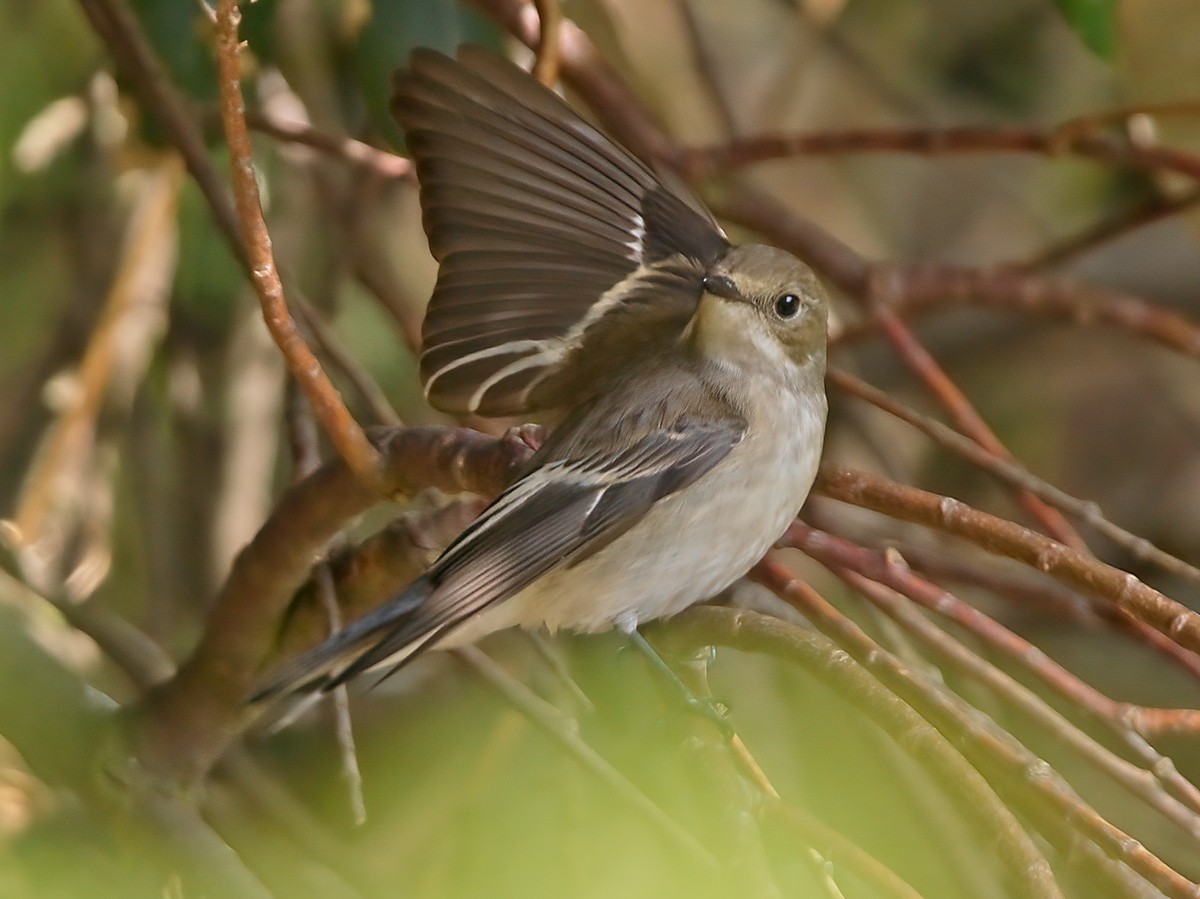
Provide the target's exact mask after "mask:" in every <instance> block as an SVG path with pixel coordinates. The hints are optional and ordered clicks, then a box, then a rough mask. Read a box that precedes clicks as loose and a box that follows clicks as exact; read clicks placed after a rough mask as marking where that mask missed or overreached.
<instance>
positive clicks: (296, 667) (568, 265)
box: [255, 48, 827, 698]
mask: <svg viewBox="0 0 1200 899" xmlns="http://www.w3.org/2000/svg"><path fill="white" fill-rule="evenodd" d="M395 88H396V90H395V97H394V99H393V103H392V109H393V112H394V114H395V116H396V118H397V119H398V121H399V122H400V124H401V125H402V126H403V128H404V130H405V133H406V135H407V139H408V146H409V149H410V151H411V152H412V155H413V158H414V159H415V161H416V167H417V174H418V178H419V181H420V187H421V206H422V209H423V211H424V223H425V230H426V233H427V234H428V236H429V245H430V248H431V250H432V251H433V255H434V256H435V257H436V258H437V259H438V261H439V263H440V265H441V267H440V269H439V272H438V279H437V286H436V287H435V289H434V293H433V297H432V299H431V300H430V303H429V309H428V312H427V314H426V318H425V327H424V341H425V346H424V352H423V353H422V356H421V376H422V379H423V381H424V384H425V392H426V396H427V397H428V398H429V401H430V402H431V403H432V404H433V405H434V406H436V407H438V408H439V409H443V410H445V411H447V412H452V413H474V414H478V415H493V416H500V415H505V416H510V415H520V414H524V413H529V412H540V413H543V414H551V415H553V416H555V417H556V418H557V419H558V422H559V423H558V425H557V427H555V429H554V430H553V432H552V434H551V436H550V438H549V439H548V440H547V441H546V443H545V444H544V445H543V446H542V447H541V449H540V450H539V451H538V452H537V453H536V455H535V456H534V457H533V458H532V459H531V460H530V462H529V464H528V466H527V468H526V469H525V470H524V472H523V473H522V474H521V476H520V477H519V478H518V479H517V480H516V482H515V483H514V484H513V485H512V486H511V487H509V488H508V489H507V490H506V491H504V493H503V494H501V495H500V497H498V498H497V499H496V500H495V502H493V503H492V504H491V505H490V506H488V508H487V509H486V510H484V512H483V514H481V515H480V516H479V518H478V519H477V520H476V521H475V522H474V523H473V524H472V525H471V526H470V527H468V528H467V529H466V531H464V532H463V533H462V535H460V536H459V537H458V539H456V540H455V541H454V542H453V543H452V544H451V545H450V546H449V548H447V549H446V551H445V552H444V553H442V555H441V556H440V557H439V558H438V559H437V561H436V562H435V563H434V564H433V566H432V567H431V568H430V570H429V571H428V572H427V573H426V574H425V575H424V576H422V577H421V578H419V579H418V580H417V581H416V582H414V583H413V584H412V585H410V586H409V587H408V588H407V589H405V590H404V591H402V592H401V593H400V594H399V595H398V596H396V597H395V598H394V599H392V600H390V601H389V602H387V603H385V604H384V605H382V606H381V607H379V608H378V609H376V610H375V611H373V612H371V613H369V614H367V615H366V616H364V617H363V618H360V619H359V620H357V621H355V622H353V623H352V624H350V625H349V626H348V627H347V628H345V629H344V630H343V631H341V632H340V633H338V634H335V635H334V636H332V637H330V639H328V640H327V641H326V642H324V643H323V644H321V645H320V646H318V647H316V648H315V649H313V650H312V651H310V652H308V653H306V654H304V655H302V656H301V657H300V658H298V659H296V660H295V661H293V662H291V663H290V664H288V665H286V666H285V667H283V668H282V669H281V670H279V671H277V672H275V673H274V674H273V675H272V676H271V677H270V678H269V679H268V680H267V681H266V682H265V683H264V684H263V685H262V687H261V689H260V690H259V692H258V694H257V695H256V697H255V698H263V697H266V696H269V695H272V694H275V693H279V692H284V691H290V690H293V689H297V688H300V687H308V688H314V687H324V688H329V687H332V686H334V685H337V684H340V683H342V682H344V681H346V680H347V679H348V678H351V677H353V676H355V675H357V674H359V673H361V672H364V671H366V670H368V669H371V668H376V667H378V666H387V665H396V664H400V663H401V662H403V661H405V660H406V659H409V658H411V657H412V655H413V654H414V653H416V652H418V651H420V650H422V649H427V648H431V647H449V646H456V645H463V644H465V643H469V642H472V641H475V640H477V639H479V638H481V637H483V636H485V635H487V634H489V633H492V632H494V631H497V630H499V629H501V628H507V627H511V626H514V625H520V626H521V627H525V628H546V629H548V630H550V631H556V630H559V629H566V630H571V631H580V632H595V631H603V630H606V629H609V628H612V627H617V628H619V629H620V630H622V631H625V632H626V633H630V634H634V633H635V632H636V628H637V627H638V625H639V624H641V623H642V622H646V621H651V620H653V619H657V618H663V617H666V616H670V615H673V614H675V613H677V612H679V611H681V610H683V609H685V608H687V607H688V606H690V605H692V604H694V603H697V602H700V601H701V600H704V599H706V598H708V597H710V596H712V595H714V594H715V593H717V592H719V591H721V590H723V589H724V588H725V587H727V586H729V585H730V584H731V583H732V582H733V581H734V580H736V579H737V578H738V577H740V576H741V575H743V574H744V573H745V572H746V571H747V570H748V569H749V568H750V566H751V565H753V564H754V563H755V562H756V561H757V560H758V559H759V558H760V557H761V556H762V555H763V554H764V553H765V552H766V551H767V550H768V549H769V548H770V546H771V544H772V543H773V542H774V541H775V540H776V539H778V537H779V536H780V534H782V533H783V531H784V530H785V529H786V527H787V525H788V523H789V522H790V521H791V520H792V518H793V517H794V516H795V515H796V513H797V512H798V511H799V509H800V506H801V505H802V504H803V502H804V500H805V497H806V496H807V495H808V491H809V488H810V487H811V486H812V482H813V478H814V477H815V475H816V471H817V465H818V461H819V458H820V455H821V444H822V440H823V435H824V430H825V414H826V400H825V391H824V375H825V348H826V320H827V301H826V298H825V294H824V291H823V290H822V289H821V286H820V284H818V282H817V280H816V278H815V277H814V276H813V274H812V272H811V271H810V270H809V269H808V268H807V267H806V266H805V265H804V264H803V263H801V262H800V261H799V260H797V259H796V258H795V257H793V256H792V255H790V254H788V253H786V252H783V251H782V250H777V249H774V248H771V247H767V246H761V245H749V246H739V247H734V246H731V245H730V244H729V242H728V241H727V239H726V237H725V235H724V233H723V232H722V231H721V229H720V227H719V226H718V225H717V224H716V223H715V221H714V220H713V219H712V217H711V216H710V215H709V214H708V213H707V212H706V211H705V210H704V208H703V206H702V205H701V204H700V203H699V201H698V200H696V199H695V198H694V197H692V196H690V195H688V194H687V193H686V192H685V191H683V190H681V189H680V188H677V187H668V186H666V185H665V184H664V182H663V181H661V180H660V179H659V178H657V177H656V176H655V175H654V174H653V173H652V172H651V171H650V170H649V169H648V168H647V167H646V166H644V165H643V164H642V163H641V162H639V161H638V160H637V159H635V158H634V157H633V156H632V155H631V154H630V153H628V152H627V151H626V150H624V149H622V148H621V147H619V146H617V145H616V144H615V143H613V141H611V140H610V139H608V138H607V137H605V136H604V135H603V134H602V133H600V132H599V131H598V130H596V129H595V128H593V127H592V126H591V125H589V124H587V123H586V122H584V121H583V120H582V119H581V118H580V117H579V116H578V115H576V114H575V113H574V112H573V111H572V110H571V108H570V107H569V106H568V105H567V104H566V103H565V102H563V101H562V100H561V99H560V98H559V97H558V96H556V95H555V94H554V93H553V92H551V91H550V90H548V89H546V88H545V87H543V86H542V85H541V84H539V83H538V82H537V81H535V80H534V79H533V78H532V77H530V76H529V75H528V74H526V73H525V72H524V71H522V70H521V69H520V68H518V67H517V66H515V65H514V64H512V63H511V62H508V61H507V60H504V59H501V58H500V57H497V56H495V55H493V54H491V53H488V52H486V51H484V50H480V49H475V48H464V49H463V50H461V51H460V55H459V60H458V61H455V60H453V59H451V58H449V57H446V56H443V55H442V54H439V53H436V52H433V51H428V50H419V51H417V52H415V53H414V54H413V56H412V60H411V65H410V68H409V69H408V71H405V72H401V73H398V75H397V78H396V84H395Z"/></svg>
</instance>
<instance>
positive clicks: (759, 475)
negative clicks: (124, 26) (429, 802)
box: [441, 416, 823, 647]
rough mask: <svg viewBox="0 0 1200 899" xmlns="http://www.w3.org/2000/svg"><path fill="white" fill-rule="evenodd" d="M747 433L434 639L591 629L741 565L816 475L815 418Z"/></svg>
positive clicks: (717, 581)
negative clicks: (650, 505)
mask: <svg viewBox="0 0 1200 899" xmlns="http://www.w3.org/2000/svg"><path fill="white" fill-rule="evenodd" d="M813 419H814V420H813V421H811V422H810V421H803V423H802V424H801V426H800V427H796V428H792V429H787V430H788V432H789V433H788V434H787V435H786V437H787V438H790V439H783V438H784V435H772V437H773V439H761V438H759V439H755V438H753V437H747V438H746V439H745V440H744V441H743V442H742V443H741V444H739V445H738V446H737V447H735V448H734V450H733V451H732V452H731V453H730V455H729V457H728V458H727V459H725V460H724V461H723V462H722V463H720V464H719V465H717V467H716V468H715V469H714V470H713V471H712V472H710V473H709V474H708V475H706V476H705V477H704V478H702V479H701V480H700V481H699V482H697V483H696V484H693V485H691V487H690V488H688V489H685V490H683V491H681V493H679V494H676V495H674V496H671V497H667V498H666V499H664V500H662V501H661V502H660V504H659V505H658V506H656V507H655V508H654V509H652V510H651V511H650V513H649V514H648V515H647V516H646V517H645V518H644V519H643V520H642V521H641V522H639V523H638V524H637V525H636V526H635V527H633V528H631V529H630V530H629V531H628V532H627V533H625V534H624V535H622V536H621V537H619V538H618V539H617V540H614V541H613V542H612V543H611V544H610V545H609V546H607V547H605V548H604V549H603V550H601V551H600V552H598V553H597V554H596V555H594V556H592V557H591V558H589V559H587V560H585V561H583V562H581V563H580V564H578V565H576V566H574V567H572V568H562V569H558V570H557V571H553V572H551V573H549V574H547V575H546V576H544V577H542V578H541V579H540V580H539V581H537V582H536V583H535V584H533V585H531V586H530V587H528V588H527V589H526V590H524V591H523V592H522V593H520V594H518V595H517V596H514V597H512V598H510V599H508V600H507V601H505V602H503V603H501V604H500V605H498V606H496V607H494V608H493V609H490V610H488V611H486V612H484V613H482V614H481V615H479V616H476V617H475V618H473V619H471V620H469V621H467V622H465V623H464V624H463V626H462V627H460V628H457V629H456V630H455V631H454V632H453V633H451V634H449V635H447V637H446V639H445V640H444V641H442V644H441V645H442V646H446V647H449V646H457V645H464V644H467V643H471V642H474V641H475V640H478V639H480V638H481V637H483V636H485V635H487V634H489V633H492V632H493V631H497V630H501V629H503V628H507V627H512V626H514V625H520V626H521V627H525V628H530V629H532V628H539V627H545V628H547V629H548V630H550V631H556V630H559V629H565V630H571V631H580V632H595V631H604V630H608V629H610V628H612V627H613V626H614V625H616V626H619V627H621V628H622V629H626V630H629V629H631V628H633V627H635V626H636V625H637V624H638V623H639V622H644V621H650V620H653V619H656V618H663V617H666V616H669V615H674V614H675V613H677V612H680V611H682V610H683V609H686V608H687V607H688V606H690V605H693V604H694V603H697V602H700V601H701V600H704V599H707V598H709V597H711V596H713V595H714V594H716V593H719V592H720V591H721V590H723V589H725V588H726V587H728V586H729V585H730V584H732V583H733V582H734V581H735V580H737V579H738V578H739V577H741V576H742V575H743V574H745V573H746V572H747V571H748V570H749V569H750V567H751V566H752V565H753V564H754V563H755V562H757V561H758V560H759V559H760V558H762V556H763V555H764V554H765V553H766V551H767V550H768V549H770V547H771V545H772V544H773V543H774V542H775V541H776V540H777V539H778V538H779V537H780V536H781V535H782V534H783V532H784V531H785V530H786V529H787V526H788V524H789V523H790V522H791V521H792V519H793V518H794V517H795V515H796V513H797V512H798V511H799V510H800V506H801V505H802V504H803V503H804V499H805V497H806V496H807V495H808V491H809V488H810V487H811V486H812V482H813V478H814V477H815V475H816V470H817V464H818V461H819V458H820V449H821V427H822V425H823V422H821V421H820V420H818V419H817V417H816V416H813Z"/></svg>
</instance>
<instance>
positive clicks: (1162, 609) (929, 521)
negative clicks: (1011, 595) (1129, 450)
mask: <svg viewBox="0 0 1200 899" xmlns="http://www.w3.org/2000/svg"><path fill="white" fill-rule="evenodd" d="M816 490H817V492H819V493H820V494H822V495H824V496H828V497H831V498H832V499H837V500H840V501H842V502H845V503H850V504H851V505H855V506H862V507H863V508H867V509H873V510H874V511H876V512H881V513H883V514H884V515H888V516H890V517H892V518H898V519H900V520H901V521H911V522H915V523H917V524H921V525H924V526H926V527H930V528H934V529H935V530H939V531H944V532H946V533H948V534H954V535H955V536H958V537H962V538H964V539H966V540H968V541H970V542H972V543H975V544H976V545H978V546H981V547H983V548H984V549H986V550H988V551H989V552H993V553H996V554H998V555H1002V556H1008V557H1009V558H1012V559H1016V560H1017V561H1019V562H1023V563H1025V564H1026V565H1029V566H1031V567H1033V568H1036V569H1037V570H1038V571H1042V572H1045V573H1046V574H1049V575H1050V576H1052V577H1055V578H1058V579H1059V580H1062V581H1065V582H1066V583H1069V584H1072V585H1074V586H1075V587H1077V588H1079V589H1080V590H1082V591H1084V592H1085V593H1087V594H1089V595H1091V596H1094V597H1096V598H1097V599H1100V600H1102V601H1103V602H1106V603H1109V604H1111V605H1112V606H1114V607H1115V608H1117V609H1119V610H1120V611H1122V612H1124V613H1126V614H1128V615H1131V616H1133V617H1134V618H1135V619H1137V620H1139V621H1143V622H1145V623H1146V624H1149V625H1151V626H1152V627H1154V628H1156V629H1158V630H1159V631H1161V632H1162V633H1163V634H1165V635H1166V636H1168V637H1170V638H1172V639H1173V640H1175V641H1176V642H1178V643H1179V644H1180V645H1181V646H1183V647H1185V648H1186V649H1189V650H1191V651H1192V652H1198V651H1200V615H1197V614H1196V613H1194V612H1192V611H1191V610H1189V609H1187V608H1185V607H1184V606H1182V605H1180V604H1179V603H1177V602H1175V601H1174V600H1171V599H1168V598H1167V597H1166V596H1163V595H1162V594H1161V593H1159V592H1158V591H1157V590H1155V589H1153V588H1152V587H1149V586H1147V585H1146V584H1144V583H1142V582H1141V581H1139V580H1138V579H1137V578H1136V577H1135V576H1134V575H1132V574H1129V573H1128V572H1124V571H1120V570H1118V569H1116V568H1113V567H1112V566H1110V565H1106V564H1104V563H1103V562H1101V561H1099V560H1098V559H1096V558H1094V557H1093V556H1090V555H1087V554H1085V553H1081V552H1078V551H1077V550H1074V549H1071V548H1070V547H1067V546H1063V545H1062V544H1060V543H1056V542H1054V541H1053V540H1050V539H1049V538H1047V537H1045V536H1043V535H1041V534H1038V533H1036V532H1035V531H1030V530H1028V529H1027V528H1023V527H1021V526H1020V525H1019V524H1016V523H1015V522H1012V521H1006V520H1005V519H1003V518H997V517H996V516H994V515H989V514H988V513H986V512H981V511H979V510H978V509H973V508H971V507H970V506H968V505H967V504H966V503H963V502H960V501H958V500H956V499H952V498H950V497H948V496H938V495H937V494H934V493H929V492H927V491H925V490H920V489H918V488H916V487H909V486H906V485H903V484H897V483H895V482H892V481H888V480H886V479H884V478H881V477H878V476H877V475H872V474H868V473H867V472H862V471H851V470H849V469H845V468H839V467H836V466H824V467H822V469H821V472H820V474H819V475H818V478H817V486H816Z"/></svg>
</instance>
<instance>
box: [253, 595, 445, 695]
mask: <svg viewBox="0 0 1200 899" xmlns="http://www.w3.org/2000/svg"><path fill="white" fill-rule="evenodd" d="M432 592H433V584H432V583H430V581H429V579H428V578H426V577H422V578H419V579H418V580H416V581H414V582H413V583H412V584H410V585H409V586H408V587H407V588H405V590H404V592H403V593H401V594H400V595H399V596H396V597H395V598H394V599H391V600H390V601H388V602H386V603H384V604H383V605H382V606H380V607H379V608H377V609H375V610H374V611H372V612H368V613H367V614H366V615H364V616H362V617H361V618H359V619H357V620H356V621H353V622H351V623H350V624H349V625H347V626H346V627H344V628H342V630H340V631H338V632H337V633H336V634H333V635H332V636H330V637H329V639H328V640H326V641H325V642H324V643H321V644H320V645H319V646H315V647H313V648H312V649H310V650H309V651H308V652H306V653H304V654H303V655H301V656H299V657H297V658H295V659H293V660H292V661H290V662H288V663H286V664H285V665H282V666H280V667H279V668H277V669H275V670H274V671H272V672H270V673H269V674H268V675H267V676H266V677H265V678H264V679H263V680H262V681H261V682H260V683H259V685H258V686H257V688H256V689H255V691H254V693H253V694H252V695H251V696H250V699H249V701H250V702H261V701H263V700H265V699H270V698H271V697H273V696H278V695H282V694H287V693H311V692H315V691H318V690H327V689H330V688H331V687H333V686H336V685H337V684H339V683H341V682H342V680H343V678H342V674H343V673H344V672H345V671H346V670H347V669H348V668H350V667H351V666H352V665H354V663H355V662H356V661H358V660H359V659H360V658H362V657H363V656H364V654H366V653H368V652H370V650H371V649H372V648H373V647H375V646H377V645H379V644H380V643H381V642H383V641H384V640H386V638H387V636H388V635H389V634H391V633H393V632H395V631H396V630H397V629H400V628H403V627H404V626H405V625H406V624H408V623H409V621H410V620H411V618H412V616H413V614H414V613H415V612H416V611H417V610H418V609H420V607H421V604H422V603H423V602H424V601H425V600H426V599H427V598H428V596H429V594H430V593H432ZM414 645H419V644H418V643H416V641H414ZM403 655H404V652H403V650H401V651H400V652H399V653H396V654H393V656H391V658H390V659H389V660H387V661H390V662H393V663H394V662H398V661H401V660H402V658H403ZM380 664H384V663H382V662H381V663H380ZM372 667H375V666H372Z"/></svg>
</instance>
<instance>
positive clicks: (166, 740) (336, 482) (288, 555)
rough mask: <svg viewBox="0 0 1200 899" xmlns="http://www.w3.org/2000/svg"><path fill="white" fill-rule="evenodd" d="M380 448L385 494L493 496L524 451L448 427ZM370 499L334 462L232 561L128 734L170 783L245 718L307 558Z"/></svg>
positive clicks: (201, 768)
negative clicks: (169, 675)
mask: <svg viewBox="0 0 1200 899" xmlns="http://www.w3.org/2000/svg"><path fill="white" fill-rule="evenodd" d="M378 445H379V451H380V453H381V455H382V458H383V460H384V465H383V466H382V468H381V478H382V483H383V487H384V488H385V493H386V494H387V495H392V496H411V495H412V494H413V493H415V492H416V491H419V490H423V489H425V488H427V487H436V488H438V489H441V490H444V491H447V492H450V493H459V492H470V493H478V494H481V495H485V496H490V495H495V494H496V493H498V492H499V491H500V490H501V489H502V488H503V486H504V485H505V484H506V483H507V481H508V480H509V479H510V478H511V476H512V474H513V472H514V471H515V469H516V468H517V467H518V466H519V465H521V464H523V463H524V462H525V461H526V460H527V459H528V458H529V456H530V454H531V451H530V449H529V446H528V445H527V444H526V443H524V442H523V441H521V440H519V439H517V438H501V439H495V438H490V437H486V436H484V435H482V434H478V433H476V432H473V431H466V430H457V429H451V428H432V427H431V428H402V429H399V430H395V431H388V432H381V436H380V438H379V441H378ZM377 500H378V493H377V492H376V491H375V490H373V489H370V488H368V487H367V486H366V485H364V484H363V483H362V482H361V481H360V480H358V479H357V477H356V476H355V475H354V474H352V473H351V472H350V471H349V470H348V468H347V467H346V465H345V464H344V462H343V461H342V460H336V461H333V462H329V463H326V464H325V465H324V466H323V467H322V468H320V469H318V470H317V471H316V472H315V473H314V474H313V475H312V476H310V477H308V478H306V479H305V480H303V481H301V482H299V483H297V484H296V485H294V486H293V487H291V488H290V489H289V490H288V491H287V492H286V493H284V495H283V496H282V497H281V498H280V500H279V502H278V503H277V504H276V506H275V509H274V511H273V513H272V515H271V517H270V518H269V519H268V520H267V522H266V523H265V524H264V525H263V527H262V529H261V530H260V531H259V532H258V534H257V535H256V536H255V538H254V539H253V540H252V541H251V542H250V543H249V544H248V545H247V546H246V548H245V549H244V550H242V552H241V553H240V554H239V555H238V557H237V559H236V560H235V561H234V565H233V569H232V571H231V572H230V574H229V579H228V580H227V581H226V583H225V585H224V587H223V588H222V590H221V593H220V595H219V596H218V598H217V602H216V604H215V606H214V607H213V610H212V612H211V614H210V615H209V618H208V622H207V629H206V630H205V633H204V636H203V637H202V638H201V641H200V644H199V646H198V647H197V648H196V650H195V652H194V653H193V654H192V656H191V658H190V659H188V661H187V662H186V663H184V665H183V666H182V667H181V668H180V670H179V673H178V674H177V675H176V676H175V678H174V679H172V680H171V681H170V682H168V683H167V684H165V685H163V686H162V687H161V688H160V689H158V690H155V691H154V692H152V693H151V694H150V696H149V697H148V699H147V702H146V704H145V707H144V708H143V709H142V712H141V714H140V716H139V723H138V734H137V736H136V739H137V745H138V747H139V749H138V753H139V757H141V758H142V760H143V763H144V764H145V765H146V766H147V767H148V768H150V769H151V770H153V771H155V772H156V773H157V774H158V776H159V777H161V778H163V779H165V780H167V781H169V782H180V783H185V784H190V783H194V782H196V780H197V779H198V778H200V777H202V776H203V775H204V773H205V772H206V771H207V770H208V769H209V768H210V767H211V765H212V763H213V762H214V761H215V760H216V759H217V757H219V755H220V754H221V752H222V751H223V750H224V748H225V747H226V746H227V745H228V743H229V741H230V739H232V738H233V737H234V736H235V735H236V734H237V732H238V731H239V730H240V729H241V728H242V727H243V726H244V725H245V723H246V722H247V720H248V719H249V717H250V716H251V711H250V710H249V709H248V708H247V707H246V705H245V699H246V696H247V695H248V694H249V692H250V690H251V688H252V685H253V683H254V679H255V677H256V676H257V673H258V671H259V668H260V666H261V664H262V662H263V660H264V659H265V658H266V657H267V655H268V653H269V652H270V650H271V648H272V646H273V644H274V641H275V636H276V634H277V632H278V630H279V623H280V620H281V619H282V617H283V615H284V613H285V612H286V611H287V609H288V608H289V606H290V605H291V602H292V598H293V596H294V595H295V593H296V591H297V590H298V589H300V587H302V586H303V585H304V583H305V581H306V580H307V579H308V577H309V572H310V569H311V567H312V564H313V560H314V559H317V558H320V557H321V555H322V554H323V553H324V552H325V549H326V547H327V545H328V543H329V541H330V540H331V539H332V538H333V537H334V536H335V535H336V534H337V533H338V532H339V530H340V529H341V528H342V527H344V526H345V525H346V524H347V523H348V522H349V521H351V520H352V519H353V518H354V517H356V516H357V515H359V514H361V513H362V512H363V511H365V510H366V509H368V508H370V507H371V506H372V505H373V504H374V503H375V502H376V501H377Z"/></svg>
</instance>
